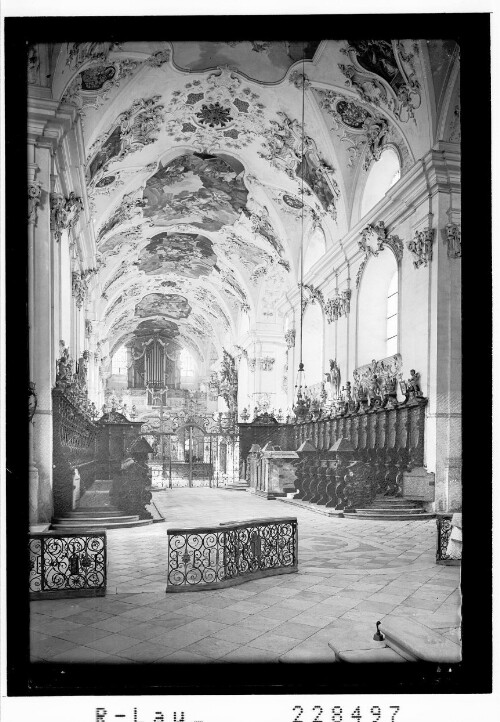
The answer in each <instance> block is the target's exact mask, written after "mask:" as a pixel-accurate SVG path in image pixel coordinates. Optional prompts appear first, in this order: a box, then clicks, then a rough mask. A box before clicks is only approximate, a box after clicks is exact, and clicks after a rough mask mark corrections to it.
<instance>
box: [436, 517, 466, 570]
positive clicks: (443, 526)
mask: <svg viewBox="0 0 500 722" xmlns="http://www.w3.org/2000/svg"><path fill="white" fill-rule="evenodd" d="M452 518H453V514H442V513H440V514H438V515H437V517H436V526H437V547H436V564H448V565H456V564H460V559H459V558H458V557H456V556H452V555H450V554H449V553H448V543H449V541H450V535H451V530H452V523H451V521H452Z"/></svg>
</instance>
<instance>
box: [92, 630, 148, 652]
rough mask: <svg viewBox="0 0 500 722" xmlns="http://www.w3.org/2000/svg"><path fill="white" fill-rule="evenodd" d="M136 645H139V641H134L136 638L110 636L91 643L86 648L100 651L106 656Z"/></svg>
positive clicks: (117, 635)
mask: <svg viewBox="0 0 500 722" xmlns="http://www.w3.org/2000/svg"><path fill="white" fill-rule="evenodd" d="M135 644H137V639H134V637H126V636H124V635H123V634H110V635H109V636H108V637H104V638H103V639H96V640H95V641H92V642H89V643H88V644H86V646H87V647H92V649H99V650H100V651H101V652H105V653H106V654H115V653H116V652H120V651H121V650H123V649H127V648H128V647H132V646H134V645H135Z"/></svg>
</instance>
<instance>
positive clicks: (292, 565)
mask: <svg viewBox="0 0 500 722" xmlns="http://www.w3.org/2000/svg"><path fill="white" fill-rule="evenodd" d="M167 533H168V578H167V589H166V591H167V592H186V591H201V590H203V589H217V588H219V587H226V586H232V585H235V584H241V583H242V582H245V581H249V580H250V579H256V578H259V577H263V576H269V575H271V574H290V573H292V572H296V571H298V525H297V519H296V518H295V517H282V518H279V519H251V520H249V521H245V522H236V523H233V522H231V523H228V524H222V525H221V526H220V527H216V528H213V527H199V528H195V529H168V530H167Z"/></svg>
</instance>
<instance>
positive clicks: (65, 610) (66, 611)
mask: <svg viewBox="0 0 500 722" xmlns="http://www.w3.org/2000/svg"><path fill="white" fill-rule="evenodd" d="M60 601H61V602H62V605H61V606H57V607H52V608H50V609H49V608H48V609H47V611H46V614H47V615H48V616H49V617H52V618H53V619H65V618H66V617H72V616H73V615H75V614H78V613H79V612H81V613H83V612H85V611H86V610H85V609H83V607H79V606H78V605H77V604H71V603H70V602H69V603H68V600H66V599H65V600H63V599H61V600H60ZM65 602H66V605H67V606H65V605H64V603H65Z"/></svg>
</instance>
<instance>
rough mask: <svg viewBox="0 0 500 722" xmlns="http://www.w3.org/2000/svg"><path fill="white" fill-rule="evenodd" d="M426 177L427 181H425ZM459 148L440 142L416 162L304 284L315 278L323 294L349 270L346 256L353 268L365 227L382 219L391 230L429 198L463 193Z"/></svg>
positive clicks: (324, 257)
mask: <svg viewBox="0 0 500 722" xmlns="http://www.w3.org/2000/svg"><path fill="white" fill-rule="evenodd" d="M426 176H427V178H426ZM460 188H461V185H460V148H459V146H458V144H456V143H444V142H440V143H437V144H436V145H435V147H434V148H432V149H431V150H430V151H429V152H428V153H426V155H425V156H424V157H423V158H422V160H421V161H419V162H417V163H415V165H414V166H413V168H411V169H410V170H409V171H408V173H406V174H405V175H404V176H403V178H401V180H400V181H398V183H396V184H395V185H394V186H393V188H391V189H390V190H389V191H388V192H387V193H386V195H385V196H384V198H383V199H382V200H381V201H380V202H379V203H377V205H376V206H374V207H373V208H372V209H371V211H370V212H369V213H368V214H367V215H365V216H364V217H363V218H361V220H359V221H358V223H356V225H354V226H353V227H352V228H351V230H350V231H349V233H347V234H346V235H345V236H344V238H343V239H342V247H340V246H335V247H334V248H332V249H330V250H329V251H327V252H326V253H325V254H324V256H322V257H321V258H320V259H318V261H316V263H315V264H314V266H312V267H311V268H310V269H309V271H308V272H307V274H305V276H304V281H305V282H307V281H308V280H309V281H310V280H312V279H314V280H315V281H316V283H315V285H316V286H318V288H320V289H321V290H322V291H324V289H325V287H326V286H327V285H328V283H329V281H331V278H332V275H333V274H335V273H338V274H341V273H344V272H345V270H347V262H346V259H345V257H344V253H346V254H347V259H348V263H349V264H350V265H352V264H353V263H355V262H356V261H357V260H359V259H360V258H361V257H362V256H363V253H362V251H361V250H360V249H359V245H358V239H359V236H360V233H361V231H362V229H363V228H365V227H366V226H367V225H368V224H369V223H375V222H377V221H378V220H380V219H382V220H383V221H384V223H385V225H386V227H387V228H389V229H390V230H391V231H392V229H393V228H395V227H396V226H398V225H400V224H401V223H403V222H404V221H405V220H406V219H407V218H408V217H409V216H411V215H413V214H414V213H415V211H416V210H417V209H418V208H419V206H420V205H422V203H424V202H426V201H427V200H428V198H429V195H430V196H431V197H432V196H435V195H437V194H438V193H449V192H450V190H451V191H454V192H457V193H459V192H460ZM298 296H299V292H298V290H297V291H296V290H294V291H292V293H291V294H290V299H291V300H292V299H293V301H296V299H297V298H298Z"/></svg>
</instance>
